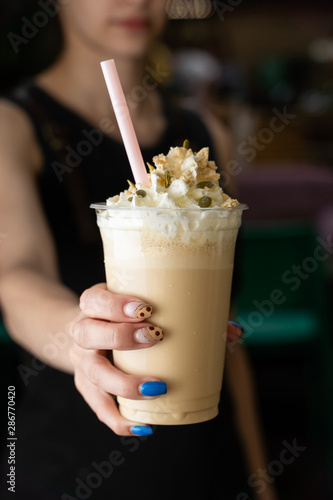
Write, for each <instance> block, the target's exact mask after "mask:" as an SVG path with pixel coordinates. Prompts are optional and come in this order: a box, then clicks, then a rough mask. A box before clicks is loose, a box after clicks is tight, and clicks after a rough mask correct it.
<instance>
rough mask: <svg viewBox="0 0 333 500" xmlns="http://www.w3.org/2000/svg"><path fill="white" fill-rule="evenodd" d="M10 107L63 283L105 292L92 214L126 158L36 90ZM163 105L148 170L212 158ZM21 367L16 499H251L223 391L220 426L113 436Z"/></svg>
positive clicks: (192, 124) (197, 134) (58, 375)
mask: <svg viewBox="0 0 333 500" xmlns="http://www.w3.org/2000/svg"><path fill="white" fill-rule="evenodd" d="M9 99H10V100H11V101H13V102H15V103H16V104H17V105H18V106H20V107H21V108H22V109H23V110H24V111H25V112H26V113H27V115H28V116H29V117H30V119H31V121H32V123H33V125H34V129H35V133H36V135H37V138H38V140H39V144H40V146H41V148H42V152H43V155H44V167H43V169H42V171H41V173H40V174H39V176H38V178H37V179H36V182H37V183H38V189H39V194H40V198H41V202H42V205H43V208H44V210H45V214H46V217H47V220H48V223H49V226H50V228H51V231H52V233H53V237H54V242H55V245H56V250H57V254H58V261H59V266H60V272H61V278H62V280H63V282H64V283H65V284H66V285H67V286H68V287H70V288H71V289H72V290H74V291H75V292H77V293H78V294H80V293H82V292H83V290H85V289H86V288H87V287H90V286H91V285H93V284H95V283H98V282H101V281H105V274H104V264H103V252H102V244H101V239H100V235H99V231H98V228H97V225H96V220H95V213H94V211H93V210H91V209H90V208H89V205H90V203H92V202H98V201H104V200H105V199H106V198H107V197H109V196H110V195H113V194H117V193H119V192H120V191H122V190H124V189H125V188H126V187H127V182H126V179H132V174H131V171H130V167H129V164H128V160H127V157H126V153H125V149H124V147H123V145H122V144H121V143H119V142H117V141H115V140H112V139H111V138H110V137H108V136H106V135H103V133H102V132H101V130H100V129H96V128H94V127H92V126H91V125H90V124H89V123H87V122H86V121H85V120H84V119H82V118H81V117H79V116H78V115H77V114H75V113H74V112H73V111H71V110H70V109H68V108H67V107H64V106H63V105H61V104H60V103H59V102H57V101H56V100H55V99H53V98H52V97H51V96H50V95H48V94H47V93H45V92H44V91H43V90H42V89H40V88H39V87H37V86H36V85H34V84H32V83H28V84H26V85H24V86H22V87H20V88H18V89H17V90H16V92H15V93H14V94H12V95H11V96H10V97H9ZM164 104H165V115H166V118H167V128H166V130H165V133H164V134H163V136H162V137H161V139H160V141H159V143H158V144H156V145H155V146H154V147H153V148H143V149H142V153H143V157H144V160H145V161H149V162H151V160H152V157H153V156H154V155H156V154H158V153H161V152H163V153H165V154H166V153H167V152H168V150H169V147H170V146H177V145H181V144H182V142H183V140H184V139H188V140H189V141H190V143H191V146H192V147H193V149H194V150H199V149H200V148H202V147H204V146H209V147H210V151H211V154H210V157H211V158H212V159H214V150H213V145H212V141H211V138H210V136H209V134H208V132H207V129H206V127H205V126H204V124H203V122H202V121H201V119H200V118H199V116H198V115H197V114H195V113H194V112H191V111H188V110H186V111H185V110H179V109H176V108H175V107H174V106H173V105H172V104H171V103H170V102H168V101H167V100H165V101H164ZM108 125H109V126H114V124H110V123H109V124H108ZM51 343H52V345H53V348H54V349H57V348H61V346H60V345H59V346H58V347H57V345H56V342H54V341H52V340H51ZM17 356H18V372H17V385H18V387H19V388H20V391H19V393H20V397H19V401H18V409H17V417H16V435H17V445H16V493H15V495H14V496H15V498H16V499H17V500H25V499H27V500H31V499H33V500H39V499H41V500H53V499H58V500H60V499H62V500H66V499H67V500H72V499H77V500H79V499H88V498H89V499H92V500H111V499H115V500H121V499H124V500H129V499H130V498H132V497H133V498H137V499H138V500H140V499H146V500H150V499H153V498H154V500H155V499H156V498H158V499H160V500H163V499H168V500H169V499H170V498H176V499H177V498H192V499H199V498H202V496H203V495H204V496H205V497H206V498H208V499H219V500H221V499H223V500H228V499H230V500H231V499H232V500H234V499H235V498H236V497H237V495H238V494H240V493H242V492H246V491H247V485H246V475H245V473H244V467H243V457H242V453H241V452H240V449H239V443H238V440H237V436H236V433H235V428H234V417H233V414H232V407H231V404H230V402H229V396H228V392H227V384H226V383H225V382H224V386H223V390H222V397H221V403H220V413H219V416H218V417H216V418H215V419H213V420H211V421H210V422H205V423H202V424H196V425H186V426H171V427H168V426H155V427H154V426H153V428H154V434H153V435H152V436H149V437H141V438H140V437H134V436H133V437H120V436H117V435H115V434H114V433H113V432H112V431H111V430H110V429H109V428H108V427H106V426H105V425H104V424H103V423H101V422H99V421H98V419H97V417H96V415H95V414H94V413H93V412H92V410H91V409H90V408H89V407H88V405H87V404H86V403H85V402H84V400H83V398H82V397H81V395H80V394H79V393H78V392H77V391H76V389H75V387H74V383H73V377H72V376H70V375H67V374H65V373H62V372H60V371H58V370H55V369H53V368H51V367H48V366H45V365H43V364H42V363H41V362H40V361H39V360H37V359H36V358H34V357H32V356H31V355H30V354H29V353H28V352H26V351H24V350H23V349H21V348H19V347H17ZM5 454H6V452H5ZM6 456H7V455H6ZM7 467H8V466H7V464H6V467H5V469H6V468H7ZM4 472H5V471H4ZM3 484H4V482H3ZM5 486H6V488H7V487H8V485H5ZM3 487H4V486H3ZM7 495H8V498H12V496H11V495H12V494H11V493H8V491H7V489H6V490H5V491H3V494H2V495H1V498H7Z"/></svg>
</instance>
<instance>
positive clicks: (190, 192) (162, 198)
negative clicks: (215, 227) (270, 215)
mask: <svg viewBox="0 0 333 500" xmlns="http://www.w3.org/2000/svg"><path fill="white" fill-rule="evenodd" d="M153 163H154V167H153V166H152V165H149V170H150V173H149V174H148V177H149V179H150V184H149V186H144V185H142V184H136V185H134V184H133V183H131V182H130V181H128V182H129V185H130V187H129V189H127V190H126V191H124V192H122V193H120V194H119V195H116V196H113V197H111V198H109V199H108V200H107V206H112V207H128V208H129V207H157V208H161V209H163V208H197V209H200V208H216V207H222V208H227V207H237V206H238V205H239V203H238V201H237V200H234V199H232V198H230V197H229V196H228V195H227V194H226V193H224V192H223V190H222V188H221V187H220V186H219V178H220V174H218V173H217V166H216V164H215V162H214V161H211V160H209V148H203V149H201V150H200V151H199V152H198V153H194V152H193V151H192V149H190V148H186V147H174V148H170V151H169V153H168V154H167V155H166V156H165V155H164V154H160V155H157V156H155V157H154V158H153Z"/></svg>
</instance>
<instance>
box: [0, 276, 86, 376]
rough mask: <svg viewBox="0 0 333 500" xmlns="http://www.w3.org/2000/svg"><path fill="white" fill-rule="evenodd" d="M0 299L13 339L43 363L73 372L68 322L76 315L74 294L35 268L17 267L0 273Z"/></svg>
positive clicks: (77, 305)
mask: <svg viewBox="0 0 333 500" xmlns="http://www.w3.org/2000/svg"><path fill="white" fill-rule="evenodd" d="M0 300H1V309H2V313H3V316H4V321H5V326H6V328H7V329H8V333H9V334H10V336H11V337H12V338H13V340H15V342H17V343H18V344H19V345H21V346H22V347H24V348H25V349H26V350H28V351H29V352H30V353H32V354H33V355H34V356H36V357H37V358H39V359H40V360H42V361H43V362H45V363H46V364H49V365H51V366H53V367H55V368H58V369H59V370H63V371H66V372H70V373H72V371H73V370H72V364H71V362H70V359H69V349H70V347H71V345H72V338H71V336H70V335H69V325H70V323H71V321H73V319H74V318H75V317H76V316H77V315H78V314H79V302H78V298H77V296H76V295H75V294H74V293H73V292H71V291H70V290H69V289H68V288H66V287H65V286H64V285H62V284H61V283H59V282H58V281H56V280H54V279H52V278H50V277H47V276H44V275H42V274H41V273H40V272H38V271H35V270H33V269H29V268H16V269H13V270H12V271H11V272H8V273H7V274H5V275H3V276H1V280H0Z"/></svg>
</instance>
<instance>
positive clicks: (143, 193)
mask: <svg viewBox="0 0 333 500" xmlns="http://www.w3.org/2000/svg"><path fill="white" fill-rule="evenodd" d="M135 194H136V196H140V197H141V198H144V197H145V196H147V193H146V191H144V190H143V189H138V190H137V191H136V192H135Z"/></svg>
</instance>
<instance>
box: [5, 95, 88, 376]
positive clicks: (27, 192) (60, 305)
mask: <svg viewBox="0 0 333 500" xmlns="http://www.w3.org/2000/svg"><path fill="white" fill-rule="evenodd" d="M0 152H1V154H0V178H1V183H0V233H1V234H2V235H3V238H2V242H1V246H0V301H1V309H2V313H3V316H4V320H5V323H6V326H7V328H8V331H9V332H10V335H11V336H12V337H13V339H14V340H15V341H16V342H17V343H18V344H20V345H22V346H23V347H25V348H26V349H28V350H29V351H30V352H31V353H32V354H34V355H35V356H37V357H38V358H40V359H42V360H43V361H45V362H46V363H48V364H50V365H52V366H54V367H56V368H59V369H61V370H65V371H73V369H72V364H71V362H70V360H69V356H68V352H69V348H70V346H71V344H72V339H71V338H70V337H69V336H68V334H67V325H68V322H69V321H70V320H72V319H73V318H74V317H75V316H76V315H77V314H78V312H79V307H78V298H77V297H76V296H75V294H74V293H72V292H71V291H70V290H69V289H67V288H66V287H64V286H63V285H62V284H61V283H60V281H59V278H58V270H57V263H56V257H55V250H54V245H53V241H52V236H51V234H50V232H49V229H48V226H47V223H46V220H45V217H44V215H43V210H42V207H41V204H40V202H39V196H38V193H37V189H36V185H35V175H36V173H37V171H38V169H39V168H40V165H41V154H40V151H39V147H38V145H37V142H36V139H35V137H34V133H33V129H32V126H31V124H30V122H29V120H28V118H27V117H26V116H25V115H24V114H23V113H22V112H21V111H20V110H19V109H18V108H16V107H15V106H14V105H12V104H10V103H6V102H5V101H3V102H2V103H1V105H0ZM55 335H57V336H58V337H60V336H61V337H62V338H63V345H64V348H63V349H61V350H60V349H59V350H58V355H57V356H54V349H53V350H52V353H53V356H52V358H51V357H50V356H48V353H50V349H47V346H49V344H50V343H52V342H54V339H55ZM64 339H65V340H67V341H65V340H64Z"/></svg>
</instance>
